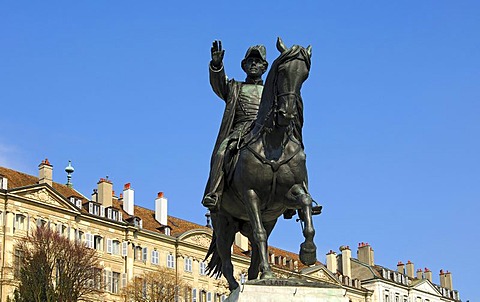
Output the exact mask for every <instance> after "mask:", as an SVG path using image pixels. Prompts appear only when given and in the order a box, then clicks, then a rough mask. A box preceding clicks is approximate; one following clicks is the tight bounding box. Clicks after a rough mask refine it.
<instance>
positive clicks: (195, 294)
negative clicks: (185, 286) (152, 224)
mask: <svg viewBox="0 0 480 302" xmlns="http://www.w3.org/2000/svg"><path fill="white" fill-rule="evenodd" d="M192 302H197V289H196V288H194V289H192Z"/></svg>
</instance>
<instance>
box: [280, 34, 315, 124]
mask: <svg viewBox="0 0 480 302" xmlns="http://www.w3.org/2000/svg"><path fill="white" fill-rule="evenodd" d="M277 49H278V50H279V51H280V53H281V54H280V57H279V58H278V59H277V60H279V61H278V65H277V74H276V80H275V82H276V85H275V91H274V94H275V99H276V102H275V103H276V108H274V111H275V119H276V121H275V122H276V124H277V125H278V126H282V127H285V126H288V125H290V123H291V122H292V121H293V120H294V119H296V118H297V117H298V115H299V114H301V113H299V109H300V108H298V106H301V103H302V98H301V96H300V89H301V88H302V84H303V82H305V80H306V79H307V78H308V73H309V71H310V58H311V56H312V47H311V46H308V47H307V48H304V47H302V46H298V45H294V46H292V47H291V48H287V47H286V46H285V45H284V44H283V42H282V40H281V39H280V38H278V40H277ZM302 107H303V106H302Z"/></svg>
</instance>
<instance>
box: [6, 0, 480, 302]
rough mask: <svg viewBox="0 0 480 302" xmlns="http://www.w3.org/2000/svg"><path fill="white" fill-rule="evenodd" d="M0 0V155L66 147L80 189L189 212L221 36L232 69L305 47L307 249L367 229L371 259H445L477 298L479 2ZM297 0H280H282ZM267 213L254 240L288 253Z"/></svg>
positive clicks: (17, 156)
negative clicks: (263, 54)
mask: <svg viewBox="0 0 480 302" xmlns="http://www.w3.org/2000/svg"><path fill="white" fill-rule="evenodd" d="M239 3H242V4H234V3H233V2H232V1H228V2H227V1H215V2H214V1H177V2H175V1H136V2H132V1H30V2H28V1H2V3H1V4H0V45H1V47H0V108H1V109H0V112H1V117H0V165H2V166H7V167H10V168H14V169H17V170H20V171H23V172H27V173H30V174H34V175H36V174H37V165H38V164H39V163H40V161H41V160H42V159H44V158H45V157H48V158H49V160H50V161H51V162H52V164H53V165H54V180H55V181H57V182H65V181H66V176H65V173H64V172H63V169H64V167H65V166H66V165H67V163H68V160H72V161H73V165H74V167H75V169H76V170H75V173H74V174H73V182H74V184H75V188H77V189H78V190H79V191H80V192H82V193H83V194H85V195H87V196H89V195H90V193H91V191H92V189H93V188H95V186H96V182H97V181H98V180H99V178H100V177H105V176H106V175H108V176H109V177H110V179H111V180H112V181H113V182H114V189H115V190H116V191H117V192H120V191H121V190H122V188H123V184H124V183H126V182H130V183H131V184H132V187H133V188H134V189H135V194H136V202H137V204H139V205H142V206H145V207H149V208H153V201H154V198H155V196H156V193H157V192H158V191H164V192H165V195H166V196H167V197H168V198H169V207H170V208H169V210H170V214H171V215H174V216H177V217H181V218H185V219H188V220H191V221H194V222H198V223H202V224H203V223H204V221H205V217H204V213H205V209H204V208H203V207H202V206H201V205H200V200H201V198H202V193H203V189H204V184H205V181H206V178H207V175H208V167H209V159H210V153H211V150H212V147H213V143H214V140H215V137H216V134H217V130H218V126H219V123H220V119H221V115H222V112H223V103H222V101H220V100H219V99H218V98H217V97H216V96H215V95H214V93H213V92H212V91H211V88H210V86H209V83H208V62H209V60H210V46H211V42H212V40H214V39H221V40H222V41H223V46H224V48H225V49H226V53H225V67H226V71H227V73H228V75H229V76H230V77H234V78H236V79H243V78H244V74H243V72H242V70H241V68H240V61H241V59H242V58H243V55H244V54H245V51H246V49H247V48H248V46H250V45H254V44H265V46H266V47H267V56H268V59H269V61H270V62H271V61H273V59H274V58H275V57H276V56H277V51H276V49H275V39H276V37H277V36H281V37H282V38H283V40H284V42H285V43H286V44H287V45H292V44H300V45H304V46H307V45H308V44H311V45H312V46H313V58H312V69H311V73H310V77H309V79H308V80H307V82H306V83H305V85H304V88H303V91H302V92H303V98H304V102H305V127H304V142H305V146H306V152H307V155H308V161H307V164H308V168H309V178H310V190H311V193H312V195H313V196H314V198H315V199H316V200H318V201H319V202H320V203H321V204H322V205H323V206H324V213H323V214H322V215H321V216H318V217H316V219H315V225H316V229H317V235H316V243H317V245H318V248H319V251H318V257H319V259H320V260H322V261H324V260H325V254H326V253H327V252H328V250H330V249H334V250H337V251H338V247H339V246H340V245H343V244H346V245H350V246H351V247H352V248H353V251H354V255H355V250H356V246H357V244H358V242H362V241H363V242H369V243H370V244H371V245H372V246H373V248H374V249H375V261H376V262H377V263H379V264H381V265H384V266H387V267H390V268H395V267H396V263H397V261H403V262H405V261H407V260H411V261H412V262H414V263H415V266H416V268H424V267H428V268H430V269H431V270H432V271H433V272H434V281H435V282H436V283H438V272H439V270H440V269H444V270H449V271H451V272H452V273H453V285H454V287H455V288H456V289H458V290H459V291H460V294H461V297H462V299H463V300H464V301H466V300H468V299H470V301H475V300H480V295H479V293H478V289H477V288H478V286H477V283H478V281H477V280H478V269H479V265H478V263H479V262H478V256H479V255H478V250H479V249H480V240H479V232H480V223H479V219H478V215H479V212H480V206H479V201H480V159H479V155H480V139H479V138H480V119H479V117H480V37H479V33H480V18H479V15H480V4H479V3H478V2H476V1H440V0H438V1H263V2H259V1H239ZM292 3H297V4H292ZM300 240H301V234H300V227H299V225H298V224H297V223H295V222H294V221H280V223H279V227H278V228H277V229H276V230H275V231H274V234H273V235H272V238H271V243H272V244H274V245H276V246H278V247H281V248H284V249H287V250H291V251H298V246H299V243H300Z"/></svg>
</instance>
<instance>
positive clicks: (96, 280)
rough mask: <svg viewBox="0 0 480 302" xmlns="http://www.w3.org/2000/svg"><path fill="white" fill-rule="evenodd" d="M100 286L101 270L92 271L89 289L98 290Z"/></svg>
mask: <svg viewBox="0 0 480 302" xmlns="http://www.w3.org/2000/svg"><path fill="white" fill-rule="evenodd" d="M101 284H102V269H100V268H94V269H93V279H92V280H90V287H92V288H95V289H100V288H101Z"/></svg>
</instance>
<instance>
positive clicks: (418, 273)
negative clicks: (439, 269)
mask: <svg viewBox="0 0 480 302" xmlns="http://www.w3.org/2000/svg"><path fill="white" fill-rule="evenodd" d="M417 279H419V280H422V279H423V271H422V269H421V268H419V269H417Z"/></svg>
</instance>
